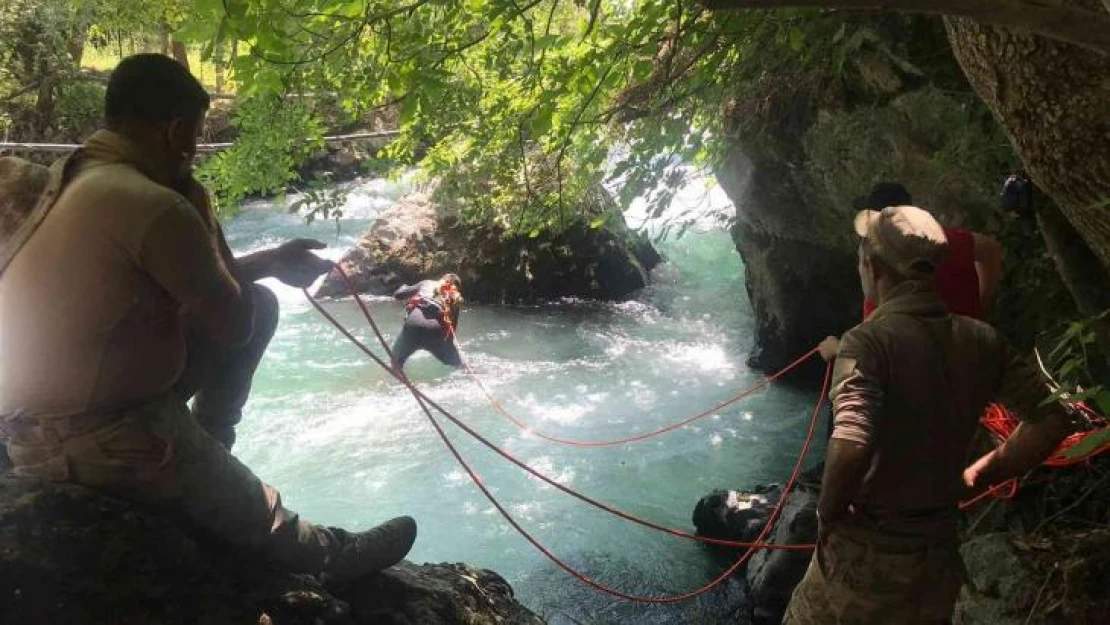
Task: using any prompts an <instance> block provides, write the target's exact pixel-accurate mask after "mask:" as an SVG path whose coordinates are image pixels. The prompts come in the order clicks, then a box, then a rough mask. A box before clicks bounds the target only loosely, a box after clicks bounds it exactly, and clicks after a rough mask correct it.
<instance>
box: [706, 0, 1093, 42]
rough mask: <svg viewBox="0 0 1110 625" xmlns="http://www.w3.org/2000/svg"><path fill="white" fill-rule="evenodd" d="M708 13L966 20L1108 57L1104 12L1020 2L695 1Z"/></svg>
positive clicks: (1014, 0) (952, 0)
mask: <svg viewBox="0 0 1110 625" xmlns="http://www.w3.org/2000/svg"><path fill="white" fill-rule="evenodd" d="M701 3H702V4H703V5H704V6H705V7H706V8H708V9H710V10H714V11H724V10H730V9H780V8H786V7H817V8H826V9H853V10H865V11H866V10H872V11H906V12H910V13H934V14H938V15H954V16H960V17H968V18H971V19H973V20H976V21H978V22H982V23H983V24H990V25H992V26H1003V27H1006V28H1012V29H1014V30H1019V31H1024V32H1026V33H1031V34H1036V35H1042V36H1044V37H1048V38H1050V39H1055V40H1057V41H1063V42H1065V43H1070V44H1074V45H1077V46H1080V47H1083V48H1086V49H1088V50H1093V51H1095V52H1100V53H1102V54H1105V55H1110V13H1105V12H1100V11H1089V10H1086V9H1080V8H1076V7H1070V6H1047V5H1043V4H1033V3H1032V2H1026V1H1023V0H888V1H884V0H701Z"/></svg>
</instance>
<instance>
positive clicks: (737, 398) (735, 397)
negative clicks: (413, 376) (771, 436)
mask: <svg viewBox="0 0 1110 625" xmlns="http://www.w3.org/2000/svg"><path fill="white" fill-rule="evenodd" d="M816 353H817V348H813V349H811V350H809V351H808V352H806V353H805V354H804V355H802V356H801V357H800V358H798V359H797V360H795V361H794V362H792V363H790V364H789V365H787V366H786V367H785V368H784V369H782V370H781V371H779V372H778V373H775V374H774V375H771V376H768V377H766V378H764V379H763V380H762V381H761V382H759V383H758V384H756V385H755V386H753V387H751V388H749V389H747V390H745V391H742V392H740V393H738V394H736V395H733V396H732V397H730V398H728V399H726V400H724V401H722V402H720V403H718V404H716V405H714V406H713V407H711V408H709V409H708V410H705V411H703V412H699V413H698V414H696V415H694V416H692V417H689V418H686V419H683V420H682V421H679V422H677V423H673V424H671V425H668V426H666V427H662V428H659V429H658V430H653V431H651V432H645V433H643V434H637V435H635V436H629V437H627V438H617V439H613V440H607V441H579V440H571V439H567V438H559V437H557V436H553V435H550V434H545V433H543V432H541V431H539V430H536V429H534V428H532V426H530V425H528V424H527V423H525V422H524V421H522V420H521V419H519V418H517V417H515V416H513V414H512V413H510V412H509V411H508V410H506V409H505V407H504V406H503V405H502V404H501V402H500V401H498V399H497V398H496V397H494V395H493V393H491V392H490V391H489V389H487V388H486V385H485V384H482V380H481V379H480V378H479V377H478V375H477V374H476V373H474V370H473V369H471V368H470V365H469V364H466V363H465V361H464V364H463V368H464V369H465V370H466V372H467V373H468V374H470V377H471V378H472V379H473V380H474V382H475V383H476V384H477V385H478V388H480V389H482V393H483V394H485V396H486V399H488V400H489V402H490V405H492V406H493V409H494V410H496V411H497V412H498V413H499V414H500V415H502V416H504V417H505V418H506V419H508V420H509V421H510V422H512V424H513V425H515V426H517V427H518V428H520V429H521V430H522V431H523V432H525V433H527V434H531V435H532V436H535V437H536V438H541V439H543V440H545V441H550V442H552V443H558V444H560V445H569V446H571V447H589V448H597V447H614V446H616V445H624V444H627V443H635V442H639V441H644V440H647V439H649V438H653V437H656V436H659V435H660V434H666V433H667V432H672V431H674V430H677V429H678V428H680V427H682V426H684V425H688V424H690V423H693V422H694V421H697V420H698V419H704V418H705V417H708V416H709V415H712V414H713V413H715V412H717V411H718V410H720V409H722V408H726V407H728V406H731V405H732V404H735V403H736V402H738V401H740V400H742V399H745V398H747V397H750V396H751V395H752V394H754V393H755V392H756V391H758V390H760V389H762V388H764V387H766V386H768V385H769V384H771V382H774V381H775V380H778V379H779V378H781V377H782V376H784V375H786V374H787V373H789V372H791V371H793V370H794V369H796V368H798V367H799V366H800V365H801V364H802V363H804V362H805V361H806V360H808V359H809V358H810V357H811V356H813V355H814V354H816Z"/></svg>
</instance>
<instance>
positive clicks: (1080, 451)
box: [1063, 427, 1110, 458]
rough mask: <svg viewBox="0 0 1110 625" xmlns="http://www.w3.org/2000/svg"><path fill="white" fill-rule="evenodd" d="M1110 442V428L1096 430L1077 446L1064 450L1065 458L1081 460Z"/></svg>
mask: <svg viewBox="0 0 1110 625" xmlns="http://www.w3.org/2000/svg"><path fill="white" fill-rule="evenodd" d="M1107 442H1110V427H1107V428H1102V429H1101V430H1095V431H1094V432H1093V433H1091V434H1089V435H1088V436H1087V437H1086V438H1084V439H1083V440H1082V441H1080V442H1079V443H1078V444H1077V445H1074V446H1072V447H1069V448H1068V449H1066V450H1064V453H1063V456H1064V457H1065V458H1080V457H1082V456H1084V455H1086V454H1089V453H1091V452H1092V451H1094V450H1096V449H1098V448H1099V447H1102V446H1103V445H1105V444H1106V443H1107Z"/></svg>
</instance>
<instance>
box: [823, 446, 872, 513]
mask: <svg viewBox="0 0 1110 625" xmlns="http://www.w3.org/2000/svg"><path fill="white" fill-rule="evenodd" d="M870 466H871V448H870V447H869V446H868V445H865V444H863V443H858V442H856V441H850V440H846V439H842V438H836V437H835V436H834V437H833V438H831V439H829V447H828V451H827V452H826V457H825V473H824V476H823V477H822V478H821V495H820V497H818V500H817V511H818V513H819V514H820V515H821V521H822V522H824V523H836V522H837V521H838V520H840V519H842V518H843V517H844V516H845V515H847V514H848V512H849V505H850V504H851V503H852V498H853V497H855V494H856V493H857V492H859V488H860V485H861V484H862V483H863V477H864V476H865V475H867V469H868V468H869V467H870Z"/></svg>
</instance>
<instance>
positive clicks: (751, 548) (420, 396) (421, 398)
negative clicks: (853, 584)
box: [305, 269, 831, 604]
mask: <svg viewBox="0 0 1110 625" xmlns="http://www.w3.org/2000/svg"><path fill="white" fill-rule="evenodd" d="M339 273H340V275H341V276H342V277H343V278H344V280H345V281H347V277H346V275H345V274H344V273H343V271H342V269H339ZM347 284H348V288H349V290H351V292H352V295H353V296H354V297H355V301H356V302H357V303H358V306H359V308H360V309H361V311H362V313H363V315H364V316H365V318H366V320H367V322H368V323H369V324H370V326H371V328H372V329H373V331H374V334H375V336H376V337H377V339H378V342H379V343H380V344H381V346H382V348H383V349H384V350H385V351H386V353H387V354H389V353H390V350H389V346H388V344H387V343H386V341H385V338H384V336H383V335H382V333H381V331H380V330H379V328H378V327H377V324H376V323H375V322H374V319H373V316H372V315H371V314H370V311H369V309H368V308H367V307H366V304H365V303H364V302H363V301H362V298H361V297H360V296H359V295H358V293H357V291H356V290H355V289H353V288H352V287H351V285H350V283H349V281H347ZM305 296H306V297H308V299H309V302H310V303H311V304H312V305H313V307H314V308H315V309H316V310H317V311H318V312H320V314H321V315H323V316H324V317H325V318H326V319H327V320H328V321H329V322H331V323H332V325H334V326H335V327H336V329H338V330H339V331H340V332H341V333H342V334H343V335H344V336H345V337H347V339H348V340H350V341H351V342H352V344H354V345H355V346H356V347H358V348H359V349H360V350H362V351H363V352H364V353H365V354H366V355H367V356H369V357H370V358H371V359H372V360H374V362H376V363H377V364H378V365H379V366H381V367H382V368H383V369H385V370H386V371H388V372H389V373H390V374H391V375H393V377H395V378H396V379H397V380H398V381H400V382H401V383H402V384H404V385H405V387H406V388H407V389H408V390H409V392H410V393H412V395H413V397H414V398H415V399H416V401H417V403H418V404H419V405H420V407H421V410H422V411H423V412H424V414H425V416H426V417H427V419H428V420H429V422H430V423H431V425H432V427H433V428H434V429H435V430H436V433H437V434H438V435H439V437H440V439H441V440H442V441H443V442H444V444H445V445H446V446H447V448H448V450H449V451H450V452H451V454H452V455H453V456H454V457H455V459H456V461H458V462H459V464H460V465H461V466H462V467H463V469H464V470H465V471H466V472H467V474H468V475H469V476H470V477H471V480H472V481H473V482H474V484H475V485H476V486H477V487H478V489H479V490H481V491H482V493H483V495H485V496H486V498H487V499H488V500H489V501H490V503H491V504H492V505H493V506H494V507H495V508H496V509H497V510H498V512H499V513H500V514H501V515H502V517H504V518H505V520H506V521H507V522H508V523H509V524H510V525H512V526H513V528H514V529H516V530H517V532H518V533H520V534H521V536H523V537H524V538H525V539H526V540H528V542H529V543H531V544H532V545H533V546H534V547H536V549H537V550H539V551H540V552H541V553H543V554H544V555H545V556H546V557H547V558H548V559H550V560H551V561H552V562H553V563H554V564H555V565H556V566H558V567H559V568H561V569H562V570H564V571H565V572H567V573H568V574H570V575H572V576H574V577H575V578H577V579H578V580H580V581H582V582H583V583H586V584H588V585H590V586H591V587H593V588H595V589H597V590H599V591H602V592H604V593H606V594H609V595H612V596H614V597H618V598H621V599H625V600H628V601H635V602H640V603H653V604H665V603H677V602H681V601H685V600H687V599H691V598H693V597H696V596H699V595H701V594H704V593H706V592H709V591H710V590H712V589H713V588H715V587H716V586H718V585H719V584H721V583H722V582H724V581H725V580H726V579H728V578H729V577H730V576H731V575H732V574H733V573H735V571H736V570H737V569H738V568H739V567H741V566H743V564H744V563H745V562H747V561H748V559H750V558H751V556H752V554H754V553H755V550H756V549H785V550H792V551H803V550H806V551H808V550H812V549H813V548H814V546H813V545H771V544H766V543H763V542H762V541H763V540H764V539H765V538H766V537H767V535H768V534H769V533H770V532H771V530H772V528H773V527H774V524H775V522H776V521H777V519H778V517H779V515H780V514H781V512H782V508H783V506H784V505H785V503H786V500H787V499H788V496H789V493H790V492H791V490H792V489H793V487H794V485H795V484H796V482H797V479H798V476H799V475H800V474H801V469H802V466H803V462H804V460H805V456H806V455H807V453H808V451H809V448H810V445H811V443H812V440H813V433H814V431H815V429H816V424H817V420H818V419H819V417H820V410H821V405H822V398H823V397H824V395H825V393H824V392H822V394H821V396H820V397H819V398H818V401H817V405H816V406H815V407H814V411H813V415H812V417H811V419H810V423H809V430H808V433H807V436H806V439H805V442H804V443H803V445H802V450H801V453H800V454H799V456H798V460H797V462H796V463H795V466H794V470H793V471H792V473H791V476H790V479H789V480H788V481H787V484H786V486H785V487H784V489H783V494H782V495H781V497H780V498H779V501H778V502H777V503H776V505H775V507H774V509H773V510H772V512H771V515H770V516H769V517H768V520H767V523H766V524H765V525H764V527H763V530H762V531H761V532H760V533H759V535H758V536H757V537H756V540H755V541H754V542H752V543H741V542H738V541H725V540H720V539H709V538H705V537H701V536H695V535H691V534H688V533H686V532H682V531H680V530H673V529H670V528H666V527H663V526H660V525H657V524H654V523H651V522H650V521H644V520H643V519H639V518H637V517H635V516H633V515H630V514H627V513H624V512H622V511H620V510H617V509H616V508H613V507H612V506H608V505H606V504H603V503H601V502H599V501H596V500H594V499H592V498H589V497H586V496H585V495H582V494H580V493H577V492H576V491H574V490H573V489H570V488H567V487H565V486H563V485H561V484H559V483H558V482H556V481H555V480H552V479H551V478H548V477H547V476H544V475H542V474H541V473H539V472H538V471H535V470H534V469H532V468H531V467H529V466H528V465H526V464H524V463H523V462H521V461H519V460H517V459H516V458H514V457H512V455H511V454H509V453H508V452H505V451H504V450H501V449H500V448H498V447H497V446H496V445H494V444H493V443H491V442H489V441H488V440H486V439H485V438H484V437H482V436H481V435H480V434H478V433H477V432H475V431H474V430H473V429H472V428H470V427H469V426H467V425H466V424H465V423H463V422H462V421H461V420H459V419H458V418H457V417H455V416H454V415H452V414H451V413H450V412H448V411H447V410H445V409H443V408H442V407H441V406H439V405H438V404H436V403H435V402H434V401H432V400H431V399H430V398H428V397H427V396H426V395H424V393H422V392H421V391H420V390H419V389H417V388H416V387H415V386H414V385H413V384H412V382H411V381H410V380H408V378H407V377H406V376H404V375H403V373H400V372H397V371H394V370H393V369H392V367H390V366H389V365H388V364H387V363H386V362H385V361H384V360H382V359H381V358H379V357H378V356H377V355H375V354H374V353H373V352H372V351H371V350H370V349H369V348H368V347H366V345H365V344H363V343H362V342H361V341H360V340H359V339H358V338H356V337H355V336H353V335H352V334H351V333H350V331H348V330H347V329H346V328H345V327H343V325H342V324H341V323H339V322H338V321H337V320H336V319H335V318H334V317H333V316H331V315H330V314H329V313H328V312H327V311H326V310H324V309H323V307H322V306H320V304H319V302H317V301H316V300H315V299H314V298H312V297H311V296H310V295H309V293H308V292H307V291H305ZM830 374H831V368H827V369H826V375H825V387H826V388H825V390H827V386H828V382H829V378H830ZM429 406H430V407H432V408H434V409H435V410H436V411H438V412H439V413H440V414H442V415H443V416H444V417H446V418H447V419H448V420H450V421H451V422H453V423H454V424H455V425H457V426H459V427H460V428H462V429H463V430H464V431H465V432H467V433H468V434H470V435H471V436H474V437H475V438H476V439H477V440H479V442H481V443H483V444H484V445H486V446H487V447H489V448H490V449H492V450H493V451H495V452H497V453H498V454H499V455H501V456H502V457H504V458H506V459H507V460H510V461H511V462H513V463H514V464H516V465H517V466H519V467H521V468H522V469H524V470H526V471H528V472H529V473H530V474H532V475H534V476H535V477H537V478H539V479H541V480H543V481H544V482H545V483H547V484H549V485H551V486H553V487H556V488H558V489H559V490H561V491H563V492H565V493H567V494H570V495H572V496H575V497H576V498H578V499H580V500H582V501H585V502H587V503H590V504H591V505H594V506H595V507H599V508H600V509H602V510H605V511H607V512H609V513H612V514H615V515H616V516H618V517H620V518H622V519H625V520H628V521H631V522H635V523H637V524H640V525H644V526H646V527H650V528H652V529H656V530H659V531H662V532H666V533H668V534H671V535H675V536H679V537H682V538H687V539H692V540H697V541H699V542H706V543H710V544H718V545H727V546H735V547H744V548H746V551H745V553H744V554H743V555H742V556H740V557H739V558H738V559H737V560H736V562H734V563H733V564H732V565H731V566H730V567H729V568H728V569H726V570H725V571H724V572H723V573H721V574H720V575H719V576H718V577H716V578H714V579H713V580H712V581H711V582H709V583H708V584H705V585H703V586H701V587H700V588H698V589H695V590H693V591H690V592H686V593H682V594H679V595H671V596H663V597H659V596H643V595H632V594H629V593H625V592H623V591H621V590H618V589H616V588H612V587H609V586H606V585H605V584H601V583H599V582H596V581H594V580H592V579H591V578H589V577H588V576H587V575H585V574H584V573H581V572H579V571H577V570H575V569H574V568H573V567H571V566H569V565H568V564H566V563H565V562H563V561H562V560H561V559H559V558H558V556H556V555H555V554H554V553H552V552H551V551H550V550H549V549H547V548H546V547H545V546H544V545H543V544H541V543H540V542H539V541H538V540H537V539H536V538H535V537H533V536H532V535H531V534H530V533H529V532H528V531H527V530H525V529H524V528H523V527H522V526H521V525H520V524H519V523H518V522H517V521H516V519H514V518H513V516H512V515H511V514H510V513H509V512H508V511H507V510H506V509H505V508H504V506H503V505H501V503H500V502H499V501H498V500H497V498H496V497H494V495H493V494H492V493H491V492H490V491H489V490H488V489H487V488H486V486H485V484H484V483H483V482H482V480H481V479H480V478H479V477H478V475H477V474H476V473H475V472H474V471H473V469H472V468H471V467H470V465H469V464H468V463H467V462H466V460H465V459H464V458H463V457H462V455H461V454H460V453H459V452H458V450H457V449H456V448H455V446H454V444H453V443H452V442H451V440H450V438H449V437H448V436H447V434H446V433H445V432H444V431H443V429H442V426H441V425H440V423H439V422H438V421H437V420H436V418H435V416H434V415H433V414H432V412H431V410H430V409H429Z"/></svg>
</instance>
